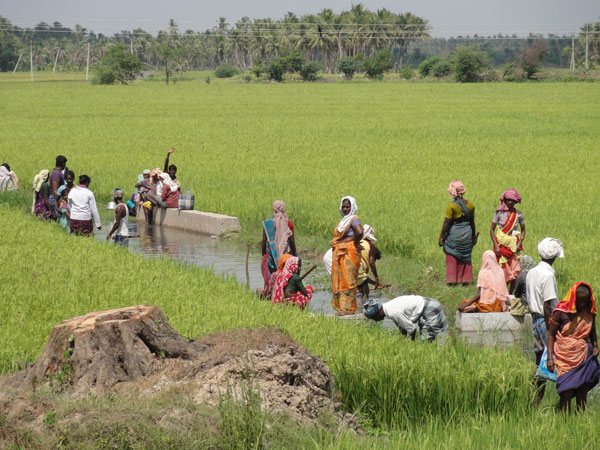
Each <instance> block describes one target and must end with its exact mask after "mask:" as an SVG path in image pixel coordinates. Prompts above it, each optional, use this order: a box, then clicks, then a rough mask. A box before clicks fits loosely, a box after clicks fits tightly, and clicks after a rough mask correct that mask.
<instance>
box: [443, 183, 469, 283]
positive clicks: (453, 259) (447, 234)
mask: <svg viewBox="0 0 600 450" xmlns="http://www.w3.org/2000/svg"><path fill="white" fill-rule="evenodd" d="M447 191H448V193H449V194H450V198H452V201H451V202H450V203H448V205H447V206H446V215H445V217H444V223H443V224H442V231H441V232H440V237H439V239H438V244H439V246H440V247H443V249H444V253H445V254H446V283H447V284H448V285H450V286H454V285H456V284H458V283H462V284H468V283H471V282H472V281H473V266H472V264H471V252H472V251H473V246H474V245H475V244H476V243H477V234H476V233H475V205H474V204H473V203H471V202H470V201H469V200H467V199H465V198H464V197H463V195H464V193H465V185H464V184H463V183H462V181H458V180H454V181H452V182H450V184H449V185H448V189H447Z"/></svg>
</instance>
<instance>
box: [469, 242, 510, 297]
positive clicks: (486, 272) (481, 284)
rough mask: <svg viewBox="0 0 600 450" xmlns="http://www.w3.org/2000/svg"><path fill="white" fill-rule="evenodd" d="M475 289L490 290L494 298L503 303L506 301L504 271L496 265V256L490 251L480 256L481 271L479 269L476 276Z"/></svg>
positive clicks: (506, 292) (506, 290)
mask: <svg viewBox="0 0 600 450" xmlns="http://www.w3.org/2000/svg"><path fill="white" fill-rule="evenodd" d="M477 287H478V288H486V289H491V290H492V291H494V293H495V294H496V298H498V299H500V300H503V301H507V300H508V289H506V281H505V280H504V271H503V270H502V268H501V267H500V265H499V264H498V261H497V260H496V255H495V254H494V252H493V251H492V250H486V251H485V252H483V255H481V269H479V275H478V276H477ZM494 300H495V299H494Z"/></svg>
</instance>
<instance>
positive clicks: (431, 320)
mask: <svg viewBox="0 0 600 450" xmlns="http://www.w3.org/2000/svg"><path fill="white" fill-rule="evenodd" d="M363 315H364V316H365V317H366V318H367V319H371V320H374V321H376V322H379V321H381V320H383V319H385V318H386V317H388V318H389V319H391V320H392V321H393V322H394V323H395V324H396V326H397V327H398V328H399V329H400V332H401V333H402V334H404V335H410V337H411V338H412V339H413V340H414V339H415V336H416V332H417V328H418V329H419V333H420V335H421V339H422V340H425V339H427V340H428V341H430V342H431V341H433V340H435V338H436V336H445V335H447V334H448V321H447V320H446V316H445V315H444V307H443V306H442V305H441V304H440V302H438V301H437V300H434V299H432V298H427V297H422V296H420V295H401V296H400V297H396V298H394V299H392V300H390V301H389V302H386V303H384V304H381V303H379V302H377V303H367V304H365V305H364V306H363Z"/></svg>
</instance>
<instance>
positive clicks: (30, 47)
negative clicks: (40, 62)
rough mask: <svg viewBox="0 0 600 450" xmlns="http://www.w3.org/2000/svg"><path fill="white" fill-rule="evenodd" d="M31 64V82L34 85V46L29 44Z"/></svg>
mask: <svg viewBox="0 0 600 450" xmlns="http://www.w3.org/2000/svg"><path fill="white" fill-rule="evenodd" d="M29 64H30V66H31V82H32V83H33V44H29Z"/></svg>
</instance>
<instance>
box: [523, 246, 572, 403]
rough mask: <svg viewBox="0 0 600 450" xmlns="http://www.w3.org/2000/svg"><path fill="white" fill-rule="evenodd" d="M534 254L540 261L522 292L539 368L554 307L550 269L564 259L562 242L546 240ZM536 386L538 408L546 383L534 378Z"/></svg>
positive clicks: (556, 299)
mask: <svg viewBox="0 0 600 450" xmlns="http://www.w3.org/2000/svg"><path fill="white" fill-rule="evenodd" d="M538 253H539V254H540V256H541V257H542V260H541V261H540V262H539V263H538V265H537V266H535V267H534V268H533V269H530V270H529V273H528V274H527V279H526V289H527V303H528V304H529V310H530V311H531V319H532V322H533V323H532V326H533V330H532V331H533V340H534V348H533V349H534V352H535V363H536V364H537V365H538V366H539V365H540V362H541V361H542V355H543V353H544V350H545V349H546V345H547V342H548V327H549V323H550V317H551V315H552V311H553V310H554V308H555V307H556V305H557V304H558V289H557V287H556V276H555V274H554V269H553V268H552V265H553V264H554V261H556V259H557V258H563V257H564V251H563V248H562V242H561V241H559V240H558V239H554V238H551V237H546V238H544V239H542V240H541V241H540V242H539V244H538ZM536 385H537V396H536V399H535V402H536V404H538V405H539V404H540V402H541V401H542V399H543V398H544V391H545V389H546V380H545V379H544V378H539V377H538V378H536Z"/></svg>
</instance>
